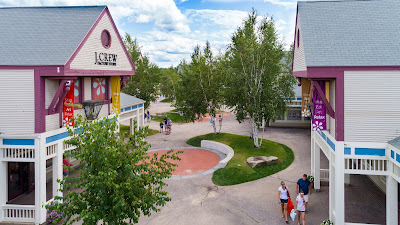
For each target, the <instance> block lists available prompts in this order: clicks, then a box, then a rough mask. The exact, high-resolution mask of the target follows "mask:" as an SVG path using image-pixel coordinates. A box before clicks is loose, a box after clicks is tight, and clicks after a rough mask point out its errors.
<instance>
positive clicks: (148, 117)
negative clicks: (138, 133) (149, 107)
mask: <svg viewBox="0 0 400 225" xmlns="http://www.w3.org/2000/svg"><path fill="white" fill-rule="evenodd" d="M150 120H151V117H150V112H149V111H147V122H149V123H150Z"/></svg>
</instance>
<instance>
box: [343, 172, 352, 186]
mask: <svg viewBox="0 0 400 225" xmlns="http://www.w3.org/2000/svg"><path fill="white" fill-rule="evenodd" d="M350 182H351V179H350V174H345V175H344V184H346V185H350Z"/></svg>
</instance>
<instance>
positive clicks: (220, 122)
mask: <svg viewBox="0 0 400 225" xmlns="http://www.w3.org/2000/svg"><path fill="white" fill-rule="evenodd" d="M218 122H219V126H222V115H219V119H218Z"/></svg>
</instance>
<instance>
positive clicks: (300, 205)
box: [296, 190, 307, 225]
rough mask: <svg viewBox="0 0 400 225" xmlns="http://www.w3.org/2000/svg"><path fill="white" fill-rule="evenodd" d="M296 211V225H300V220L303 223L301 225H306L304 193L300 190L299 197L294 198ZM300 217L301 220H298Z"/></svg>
mask: <svg viewBox="0 0 400 225" xmlns="http://www.w3.org/2000/svg"><path fill="white" fill-rule="evenodd" d="M296 202H297V204H296V209H297V211H298V212H297V213H298V215H299V217H298V220H299V222H298V225H300V220H301V221H302V222H303V223H302V224H303V225H305V224H306V202H307V199H306V198H304V192H303V190H300V193H299V195H298V196H297V197H296ZM300 217H301V219H300Z"/></svg>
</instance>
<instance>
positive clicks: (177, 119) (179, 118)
mask: <svg viewBox="0 0 400 225" xmlns="http://www.w3.org/2000/svg"><path fill="white" fill-rule="evenodd" d="M165 115H166V116H167V117H168V118H170V119H171V120H172V123H188V122H190V120H189V119H187V118H185V117H183V116H181V115H179V113H176V112H167V113H165V114H164V115H163V116H153V117H151V120H154V121H159V122H160V121H163V119H164V118H165Z"/></svg>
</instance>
